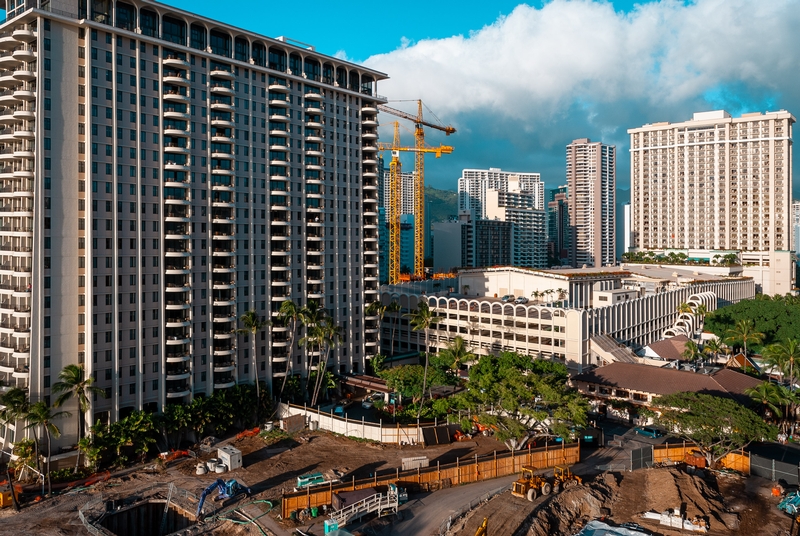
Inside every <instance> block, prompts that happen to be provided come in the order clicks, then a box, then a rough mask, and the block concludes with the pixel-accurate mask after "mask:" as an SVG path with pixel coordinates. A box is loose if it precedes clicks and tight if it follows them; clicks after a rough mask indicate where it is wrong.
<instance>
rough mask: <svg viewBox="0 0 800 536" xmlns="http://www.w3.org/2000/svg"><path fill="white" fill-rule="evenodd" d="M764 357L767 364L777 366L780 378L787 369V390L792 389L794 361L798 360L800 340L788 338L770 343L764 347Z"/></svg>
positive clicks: (799, 359) (799, 357) (799, 356)
mask: <svg viewBox="0 0 800 536" xmlns="http://www.w3.org/2000/svg"><path fill="white" fill-rule="evenodd" d="M764 358H765V359H766V361H767V363H768V364H770V365H773V366H776V367H778V369H779V370H780V371H781V380H783V375H784V373H785V372H786V371H787V370H788V372H789V390H790V391H794V363H795V361H800V341H798V340H797V339H788V340H787V341H786V342H785V343H775V344H770V345H769V346H767V347H766V348H764Z"/></svg>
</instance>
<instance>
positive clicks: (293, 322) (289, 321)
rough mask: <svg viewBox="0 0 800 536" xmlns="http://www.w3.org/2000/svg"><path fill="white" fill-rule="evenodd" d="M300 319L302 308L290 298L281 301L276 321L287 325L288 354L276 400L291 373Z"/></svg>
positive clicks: (279, 396)
mask: <svg viewBox="0 0 800 536" xmlns="http://www.w3.org/2000/svg"><path fill="white" fill-rule="evenodd" d="M301 319H302V309H301V308H300V307H298V306H297V304H296V303H294V302H293V301H292V300H285V301H283V302H281V307H280V309H279V310H278V321H279V322H280V323H281V324H283V325H284V326H287V327H289V355H288V359H287V361H286V371H285V373H284V375H283V381H282V382H281V390H280V391H279V392H278V400H281V397H282V396H283V390H284V389H285V388H286V382H287V380H288V378H289V376H290V375H291V368H292V363H293V361H292V358H293V354H294V342H295V338H296V337H297V327H298V324H299V322H300V320H301Z"/></svg>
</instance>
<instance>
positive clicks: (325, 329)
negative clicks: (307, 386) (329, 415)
mask: <svg viewBox="0 0 800 536" xmlns="http://www.w3.org/2000/svg"><path fill="white" fill-rule="evenodd" d="M319 327H320V329H319V343H320V345H321V347H324V348H325V352H324V355H325V358H324V359H323V358H322V355H320V360H319V366H318V367H317V370H318V371H321V372H320V373H319V374H317V377H316V381H315V382H314V393H313V396H312V398H311V405H312V406H316V405H317V399H318V398H319V393H320V390H321V389H322V385H323V383H324V380H325V378H326V376H325V369H326V367H327V365H328V358H329V357H330V353H331V350H333V349H334V348H336V347H337V346H339V345H340V344H341V343H342V328H341V327H340V326H337V325H336V324H334V323H333V321H332V320H331V319H330V318H326V319H324V320H323V321H322V322H321V323H320V325H319ZM334 386H335V384H334Z"/></svg>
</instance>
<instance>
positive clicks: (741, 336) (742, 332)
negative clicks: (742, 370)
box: [726, 319, 764, 357]
mask: <svg viewBox="0 0 800 536" xmlns="http://www.w3.org/2000/svg"><path fill="white" fill-rule="evenodd" d="M763 340H764V334H763V333H761V332H759V331H756V327H755V324H754V322H753V321H752V320H745V319H742V320H739V321H737V322H736V324H735V325H734V326H733V327H732V328H731V329H729V330H728V338H727V339H726V342H729V343H741V344H742V346H743V347H744V355H745V357H747V343H754V344H761V342H762V341H763Z"/></svg>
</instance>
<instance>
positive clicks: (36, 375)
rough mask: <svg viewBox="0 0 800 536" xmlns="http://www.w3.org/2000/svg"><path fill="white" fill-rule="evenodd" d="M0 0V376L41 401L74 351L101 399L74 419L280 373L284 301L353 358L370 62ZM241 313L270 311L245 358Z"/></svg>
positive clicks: (365, 341) (371, 127)
mask: <svg viewBox="0 0 800 536" xmlns="http://www.w3.org/2000/svg"><path fill="white" fill-rule="evenodd" d="M0 7H2V8H4V9H7V11H8V13H7V15H8V19H7V21H6V22H4V23H3V24H2V25H0V89H1V90H2V91H0V228H1V229H2V231H3V236H2V237H0V256H2V261H1V262H0V380H1V381H2V386H0V390H5V389H8V388H9V387H12V386H17V387H22V388H25V389H28V390H29V393H30V397H31V399H32V400H33V401H37V400H45V401H50V402H52V393H51V390H50V389H51V386H52V385H53V384H54V383H55V382H56V381H57V379H58V378H57V377H58V373H59V372H60V371H61V370H62V368H63V367H64V366H65V365H68V364H77V363H82V364H84V365H85V367H86V369H87V372H88V374H90V375H92V376H93V377H94V378H95V379H96V381H97V385H98V386H99V387H101V388H102V389H104V390H105V391H106V393H107V395H108V396H107V398H102V397H101V398H97V399H96V400H94V401H93V404H92V409H91V411H90V412H89V414H88V415H87V417H88V422H89V423H90V424H91V423H92V421H94V420H99V419H101V420H112V421H113V420H116V419H118V418H120V417H122V416H124V415H126V414H127V413H129V412H130V411H132V410H135V409H147V410H153V411H158V410H160V409H161V408H162V407H163V406H164V405H165V404H170V403H188V402H190V401H191V400H192V398H193V397H195V396H207V395H211V394H213V393H214V392H215V391H218V390H221V389H228V388H230V387H232V386H234V385H236V384H239V383H252V382H253V381H254V380H255V379H256V378H259V379H261V380H262V381H265V382H266V383H267V385H268V386H270V387H272V386H273V381H274V382H275V385H279V382H282V381H283V378H284V377H285V376H286V375H287V374H296V375H300V376H306V375H307V374H308V373H309V370H310V364H309V363H310V361H309V357H308V356H307V355H306V353H305V352H300V351H297V350H295V351H294V352H293V353H292V354H290V352H291V349H290V348H289V337H290V334H289V333H288V329H289V328H288V327H285V326H282V325H281V324H280V323H279V322H277V321H276V315H277V313H278V310H279V308H280V306H281V303H282V302H284V301H285V300H289V299H291V300H293V301H294V302H295V303H296V304H298V305H306V304H307V303H309V302H311V301H315V302H316V303H317V304H318V305H319V306H320V307H321V308H324V309H325V310H326V311H327V312H328V314H329V315H330V316H331V317H332V319H333V321H334V322H335V323H336V324H337V325H338V326H340V327H341V328H342V335H343V341H342V344H341V345H340V346H337V347H336V348H334V349H333V350H332V352H331V354H330V359H329V362H328V365H329V367H330V368H331V369H332V370H333V371H334V372H336V373H350V372H361V371H363V370H364V364H365V358H366V357H367V356H368V355H370V354H374V353H375V352H376V351H377V329H378V326H377V317H371V316H370V317H368V316H365V314H364V307H365V305H366V304H368V303H370V302H372V301H374V300H375V299H377V297H378V251H377V249H378V247H377V232H378V231H377V217H378V207H377V202H378V192H377V188H378V186H377V185H378V169H377V158H376V155H377V146H376V140H377V135H378V134H377V126H378V122H377V104H379V103H381V102H385V99H383V98H382V97H379V96H378V95H377V82H378V81H379V80H382V79H384V78H386V77H385V75H383V74H381V73H379V72H376V71H372V70H370V69H367V68H364V67H361V66H359V65H355V64H352V63H348V62H346V61H341V60H338V59H335V58H332V57H328V56H324V55H322V54H319V53H318V52H316V51H315V50H314V48H313V47H310V46H308V45H302V44H298V43H293V42H290V41H287V40H285V39H283V38H278V39H272V38H269V37H265V36H262V35H258V34H255V33H253V32H249V31H247V30H243V29H240V28H235V27H232V26H228V25H225V24H223V23H220V22H218V21H215V20H211V19H206V18H203V17H199V16H196V15H194V14H192V13H189V12H186V11H182V10H180V9H176V8H173V7H170V6H167V5H164V4H159V3H156V2H152V1H150V0H127V1H121V0H120V1H116V2H99V1H97V2H96V1H92V2H87V1H86V0H52V1H51V0H26V1H25V2H22V1H5V0H0ZM250 310H255V311H256V312H257V313H258V314H259V315H260V316H261V317H263V318H268V319H271V320H272V321H273V324H272V326H271V327H269V328H267V329H265V330H264V331H263V332H261V333H259V334H258V335H257V336H256V341H255V356H253V354H252V352H253V350H252V343H253V341H252V339H248V337H247V336H245V335H241V334H238V333H237V332H236V329H237V328H238V327H240V322H239V317H240V316H241V315H242V314H243V313H245V312H246V311H250ZM295 340H296V339H295ZM254 364H255V366H254ZM66 409H68V410H70V411H73V412H74V411H75V410H76V408H75V406H74V405H73V406H72V407H69V406H68V407H67V408H66ZM74 422H75V421H74V420H72V419H68V420H65V421H63V422H60V423H59V425H60V426H62V429H63V430H64V432H65V436H64V439H63V440H62V441H63V442H64V443H74V442H75V439H76V437H75V434H76V430H75V426H74ZM14 428H15V427H14V426H13V425H12V426H10V427H9V428H8V429H5V428H3V429H2V430H0V441H6V442H8V441H11V440H13V439H14V435H15V432H16V433H17V435H18V436H21V432H20V431H19V430H15V429H14Z"/></svg>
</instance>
